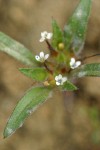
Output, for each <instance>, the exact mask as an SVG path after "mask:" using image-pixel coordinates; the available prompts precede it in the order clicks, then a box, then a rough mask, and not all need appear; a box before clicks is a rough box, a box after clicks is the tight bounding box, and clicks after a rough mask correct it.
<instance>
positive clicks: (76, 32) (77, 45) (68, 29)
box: [64, 0, 91, 55]
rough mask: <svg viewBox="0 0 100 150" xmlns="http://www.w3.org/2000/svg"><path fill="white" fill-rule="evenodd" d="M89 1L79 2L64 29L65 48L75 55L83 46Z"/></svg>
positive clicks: (82, 0)
mask: <svg viewBox="0 0 100 150" xmlns="http://www.w3.org/2000/svg"><path fill="white" fill-rule="evenodd" d="M90 8H91V0H80V3H79V5H78V7H77V8H76V10H75V12H74V14H73V15H72V17H71V18H70V19H69V21H68V24H67V25H66V26H65V27H64V37H65V48H66V50H70V48H71V49H72V50H73V51H74V53H75V54H76V55H77V54H78V53H79V52H80V51H81V50H82V48H83V46H84V41H85V36H86V29H87V24H88V18H89V14H90Z"/></svg>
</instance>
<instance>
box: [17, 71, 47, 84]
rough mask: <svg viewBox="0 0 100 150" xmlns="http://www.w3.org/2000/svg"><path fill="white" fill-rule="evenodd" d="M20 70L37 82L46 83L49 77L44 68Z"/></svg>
mask: <svg viewBox="0 0 100 150" xmlns="http://www.w3.org/2000/svg"><path fill="white" fill-rule="evenodd" d="M19 70H20V72H22V73H23V74H24V75H26V76H28V77H30V78H32V79H33V80H35V81H44V80H46V79H47V77H48V73H47V71H46V70H45V69H44V68H20V69H19Z"/></svg>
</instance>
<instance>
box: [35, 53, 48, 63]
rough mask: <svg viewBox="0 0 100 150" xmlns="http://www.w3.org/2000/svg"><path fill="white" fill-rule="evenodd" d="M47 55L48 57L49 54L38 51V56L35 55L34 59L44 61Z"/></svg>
mask: <svg viewBox="0 0 100 150" xmlns="http://www.w3.org/2000/svg"><path fill="white" fill-rule="evenodd" d="M48 57H49V54H46V55H45V54H44V52H40V55H39V56H38V55H36V56H35V59H36V60H37V61H40V62H45V60H46V59H48Z"/></svg>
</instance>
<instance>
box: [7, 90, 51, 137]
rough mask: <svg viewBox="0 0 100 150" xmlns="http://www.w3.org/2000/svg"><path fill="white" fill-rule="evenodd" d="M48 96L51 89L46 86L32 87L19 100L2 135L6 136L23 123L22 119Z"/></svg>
mask: <svg viewBox="0 0 100 150" xmlns="http://www.w3.org/2000/svg"><path fill="white" fill-rule="evenodd" d="M50 96H51V89H50V88H48V87H34V88H32V89H31V90H29V91H28V92H27V93H26V95H25V96H24V97H23V98H22V99H21V100H20V101H19V103H18V104H17V106H16V107H15V109H14V111H13V113H12V115H11V117H10V119H9V120H8V123H7V125H6V128H5V130H4V137H5V138H6V137H8V136H10V135H11V134H13V133H14V132H15V131H16V130H17V129H18V128H20V127H21V126H22V125H23V123H24V120H25V119H26V118H27V117H28V116H29V115H30V114H31V113H32V112H33V111H35V110H36V109H37V108H38V107H39V106H40V105H41V104H42V103H44V102H45V101H46V100H47V99H48V98H49V97H50Z"/></svg>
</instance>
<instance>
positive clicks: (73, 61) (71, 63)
mask: <svg viewBox="0 0 100 150" xmlns="http://www.w3.org/2000/svg"><path fill="white" fill-rule="evenodd" d="M74 63H75V58H71V60H70V66H72V65H73V64H74Z"/></svg>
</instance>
